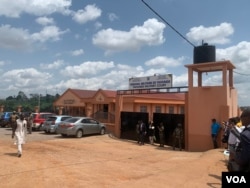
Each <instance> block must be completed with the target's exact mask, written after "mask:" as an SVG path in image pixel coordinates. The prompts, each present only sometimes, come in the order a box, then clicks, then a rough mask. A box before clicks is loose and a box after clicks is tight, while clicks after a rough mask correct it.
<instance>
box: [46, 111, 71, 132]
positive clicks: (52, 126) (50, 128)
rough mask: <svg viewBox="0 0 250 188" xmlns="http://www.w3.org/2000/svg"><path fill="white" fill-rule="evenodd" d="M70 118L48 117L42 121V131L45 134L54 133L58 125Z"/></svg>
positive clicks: (65, 116)
mask: <svg viewBox="0 0 250 188" xmlns="http://www.w3.org/2000/svg"><path fill="white" fill-rule="evenodd" d="M71 117H72V116H68V115H60V116H50V117H48V118H47V119H46V120H45V121H44V123H43V129H42V130H43V131H44V132H46V133H56V130H57V126H58V124H59V123H60V122H62V121H65V120H66V119H68V118H71Z"/></svg>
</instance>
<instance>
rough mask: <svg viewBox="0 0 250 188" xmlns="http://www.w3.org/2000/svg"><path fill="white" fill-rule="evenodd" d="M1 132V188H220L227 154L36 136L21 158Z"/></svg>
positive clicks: (4, 131)
mask: <svg viewBox="0 0 250 188" xmlns="http://www.w3.org/2000/svg"><path fill="white" fill-rule="evenodd" d="M10 137H11V132H10V131H9V130H7V129H4V128H1V129H0V144H1V147H0V187H1V188H11V187H14V188H16V187H17V188H40V187H41V188H47V187H53V188H57V187H59V188H64V187H66V188H67V187H69V188H74V187H77V188H78V187H87V188H140V187H144V188H156V187H157V188H168V187H169V188H175V187H176V188H180V187H181V188H184V187H187V188H195V187H197V188H206V187H210V188H220V187H221V172H222V171H226V166H225V157H224V155H223V153H222V152H223V149H216V150H210V151H207V152H186V151H173V150H171V148H170V147H165V148H159V147H158V146H152V145H149V144H146V145H144V146H139V145H137V144H136V143H135V142H133V141H129V140H121V139H116V138H113V137H112V136H110V135H108V134H106V135H103V136H99V135H92V136H85V137H83V138H80V139H76V138H73V137H72V138H62V137H60V136H59V135H45V134H43V133H42V132H34V133H33V134H32V135H28V141H27V143H26V144H25V145H24V147H23V156H22V157H21V158H18V157H17V155H16V152H17V148H16V146H15V145H13V140H12V139H11V138H10Z"/></svg>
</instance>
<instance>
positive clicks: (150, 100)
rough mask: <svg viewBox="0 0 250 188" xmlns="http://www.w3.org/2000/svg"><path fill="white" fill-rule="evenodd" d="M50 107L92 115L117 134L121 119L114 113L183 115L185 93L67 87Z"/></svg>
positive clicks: (151, 115) (63, 111)
mask: <svg viewBox="0 0 250 188" xmlns="http://www.w3.org/2000/svg"><path fill="white" fill-rule="evenodd" d="M121 98H122V107H121V106H120V105H121ZM53 106H54V108H55V111H56V112H57V113H58V114H69V115H73V116H91V117H94V118H96V119H98V120H99V121H101V122H103V123H105V124H106V126H107V128H108V131H110V132H113V133H114V134H115V135H116V136H117V137H120V128H121V120H120V115H117V114H121V112H122V111H124V112H142V111H143V112H147V113H148V116H149V120H152V118H153V113H155V112H161V113H175V114H184V113H185V94H184V93H161V94H140V95H117V91H112V90H102V89H99V90H97V91H93V90H79V89H67V90H66V91H65V92H64V93H63V94H62V95H61V96H60V97H59V99H57V101H55V102H54V104H53ZM118 106H119V108H117V107H118ZM149 120H147V121H149Z"/></svg>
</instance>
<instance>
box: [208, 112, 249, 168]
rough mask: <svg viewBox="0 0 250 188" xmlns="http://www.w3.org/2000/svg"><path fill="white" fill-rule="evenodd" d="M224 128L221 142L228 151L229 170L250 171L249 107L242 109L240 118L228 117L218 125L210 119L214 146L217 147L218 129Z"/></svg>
mask: <svg viewBox="0 0 250 188" xmlns="http://www.w3.org/2000/svg"><path fill="white" fill-rule="evenodd" d="M220 128H222V129H223V130H224V134H223V138H222V142H223V143H225V144H226V149H227V151H228V152H229V160H228V164H227V167H228V170H229V171H248V172H250V109H245V110H243V112H242V114H241V116H240V118H237V117H235V118H230V119H229V120H228V121H224V122H222V123H221V125H219V123H217V122H216V120H215V119H212V125H211V131H212V140H213V144H214V148H217V147H218V144H217V136H218V134H219V130H220Z"/></svg>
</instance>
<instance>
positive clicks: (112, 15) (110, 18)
mask: <svg viewBox="0 0 250 188" xmlns="http://www.w3.org/2000/svg"><path fill="white" fill-rule="evenodd" d="M108 17H109V20H110V21H111V22H113V21H115V20H118V19H119V17H118V16H117V15H116V14H115V13H109V14H108Z"/></svg>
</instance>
